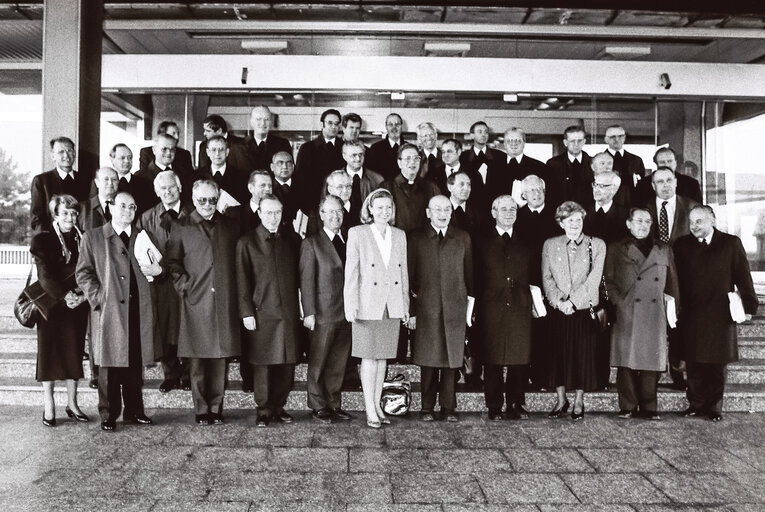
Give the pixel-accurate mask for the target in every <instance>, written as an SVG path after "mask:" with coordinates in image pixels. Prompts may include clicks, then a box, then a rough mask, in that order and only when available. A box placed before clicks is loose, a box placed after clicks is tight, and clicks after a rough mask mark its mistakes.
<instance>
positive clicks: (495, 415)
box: [489, 409, 502, 421]
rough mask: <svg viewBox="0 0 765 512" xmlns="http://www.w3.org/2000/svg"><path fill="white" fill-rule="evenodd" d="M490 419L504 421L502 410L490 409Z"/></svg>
mask: <svg viewBox="0 0 765 512" xmlns="http://www.w3.org/2000/svg"><path fill="white" fill-rule="evenodd" d="M489 421H502V410H500V409H489Z"/></svg>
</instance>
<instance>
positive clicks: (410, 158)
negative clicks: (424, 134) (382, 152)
mask: <svg viewBox="0 0 765 512" xmlns="http://www.w3.org/2000/svg"><path fill="white" fill-rule="evenodd" d="M420 160H422V158H420V157H419V156H408V157H406V158H402V159H401V161H402V162H406V163H410V162H419V161H420Z"/></svg>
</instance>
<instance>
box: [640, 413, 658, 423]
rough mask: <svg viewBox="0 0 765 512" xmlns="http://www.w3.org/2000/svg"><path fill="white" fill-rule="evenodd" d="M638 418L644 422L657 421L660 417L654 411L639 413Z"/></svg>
mask: <svg viewBox="0 0 765 512" xmlns="http://www.w3.org/2000/svg"><path fill="white" fill-rule="evenodd" d="M640 417H641V418H643V419H644V420H651V421H659V420H661V416H659V413H658V412H656V411H640Z"/></svg>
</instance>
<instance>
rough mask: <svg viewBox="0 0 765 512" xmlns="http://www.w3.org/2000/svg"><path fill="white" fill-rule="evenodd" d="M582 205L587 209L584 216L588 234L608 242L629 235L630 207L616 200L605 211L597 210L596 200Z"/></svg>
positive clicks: (585, 229) (585, 230)
mask: <svg viewBox="0 0 765 512" xmlns="http://www.w3.org/2000/svg"><path fill="white" fill-rule="evenodd" d="M582 206H584V207H585V209H586V210H587V215H586V216H585V217H584V233H585V234H586V235H590V236H594V237H596V238H600V239H601V240H603V241H604V242H605V243H606V244H610V243H611V242H616V241H617V240H621V239H622V238H624V237H625V236H627V217H629V214H630V212H629V209H627V208H626V207H624V206H622V205H620V204H617V203H616V201H614V202H613V203H611V208H610V209H609V210H608V212H605V213H603V212H602V211H601V213H597V212H596V211H595V201H594V200H591V201H589V202H588V203H585V204H584V205H582Z"/></svg>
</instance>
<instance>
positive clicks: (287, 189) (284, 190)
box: [282, 183, 290, 197]
mask: <svg viewBox="0 0 765 512" xmlns="http://www.w3.org/2000/svg"><path fill="white" fill-rule="evenodd" d="M282 193H283V194H284V197H287V196H288V195H289V193H290V186H289V185H287V184H286V183H285V184H283V185H282Z"/></svg>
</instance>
